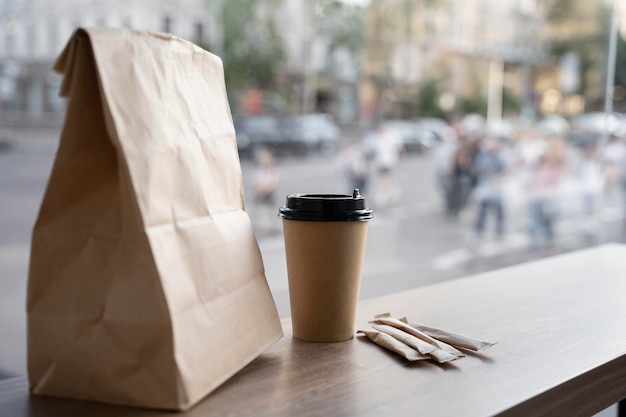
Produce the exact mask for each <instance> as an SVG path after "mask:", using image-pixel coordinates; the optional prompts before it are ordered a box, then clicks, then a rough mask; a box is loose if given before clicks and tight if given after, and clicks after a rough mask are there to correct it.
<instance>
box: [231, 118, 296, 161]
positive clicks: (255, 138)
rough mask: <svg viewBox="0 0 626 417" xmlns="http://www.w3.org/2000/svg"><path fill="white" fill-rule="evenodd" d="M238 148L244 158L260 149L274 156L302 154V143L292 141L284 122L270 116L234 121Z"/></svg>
mask: <svg viewBox="0 0 626 417" xmlns="http://www.w3.org/2000/svg"><path fill="white" fill-rule="evenodd" d="M234 125H235V132H236V134H237V148H238V149H239V154H240V155H242V156H252V155H254V153H255V151H256V150H257V149H259V148H260V147H265V148H267V149H269V150H270V151H272V153H274V154H280V153H287V152H291V153H302V152H303V151H305V150H306V149H305V148H304V146H303V145H302V144H301V143H298V142H296V141H293V140H291V138H290V135H289V134H288V132H289V129H288V128H287V126H286V123H285V121H284V120H282V119H280V118H278V117H275V116H269V115H263V116H248V117H244V118H241V119H237V120H235V121H234Z"/></svg>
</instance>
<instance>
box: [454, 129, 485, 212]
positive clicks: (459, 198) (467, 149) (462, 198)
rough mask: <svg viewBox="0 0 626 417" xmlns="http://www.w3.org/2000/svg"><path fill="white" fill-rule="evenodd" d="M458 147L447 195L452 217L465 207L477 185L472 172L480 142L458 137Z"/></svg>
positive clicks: (466, 137)
mask: <svg viewBox="0 0 626 417" xmlns="http://www.w3.org/2000/svg"><path fill="white" fill-rule="evenodd" d="M458 142H459V143H458V146H457V148H456V150H455V152H454V154H453V157H452V170H451V177H450V185H449V187H448V195H447V210H448V214H449V215H451V216H457V215H458V214H459V212H460V211H461V210H462V209H463V207H465V205H466V204H467V201H468V199H469V196H470V194H471V193H472V191H473V189H474V186H475V185H476V177H475V173H474V171H473V170H472V167H473V164H474V159H475V158H476V155H477V153H478V144H479V141H478V140H476V139H474V138H471V137H469V136H465V135H461V136H459V137H458Z"/></svg>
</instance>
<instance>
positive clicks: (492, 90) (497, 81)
mask: <svg viewBox="0 0 626 417" xmlns="http://www.w3.org/2000/svg"><path fill="white" fill-rule="evenodd" d="M488 85H489V87H488V96H487V120H488V121H490V122H493V121H498V120H501V119H502V95H503V87H504V62H503V61H502V60H500V59H497V58H492V59H491V61H490V62H489V81H488Z"/></svg>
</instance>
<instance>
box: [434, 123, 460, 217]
mask: <svg viewBox="0 0 626 417" xmlns="http://www.w3.org/2000/svg"><path fill="white" fill-rule="evenodd" d="M458 146H459V143H458V136H457V134H456V130H455V129H453V128H451V127H450V128H449V129H448V130H446V131H445V132H444V134H443V135H441V137H440V140H439V142H438V143H437V144H436V146H435V149H434V155H433V162H434V164H435V185H436V187H437V189H438V190H439V192H440V194H441V198H442V199H443V201H444V202H445V204H446V208H447V207H448V196H449V195H450V188H451V186H452V172H453V168H454V155H455V153H456V150H457V148H458Z"/></svg>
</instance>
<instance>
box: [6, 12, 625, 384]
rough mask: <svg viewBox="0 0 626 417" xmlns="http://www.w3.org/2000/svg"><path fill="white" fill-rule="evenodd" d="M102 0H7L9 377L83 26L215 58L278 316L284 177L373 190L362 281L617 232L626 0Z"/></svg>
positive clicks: (404, 285)
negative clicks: (67, 70) (74, 48)
mask: <svg viewBox="0 0 626 417" xmlns="http://www.w3.org/2000/svg"><path fill="white" fill-rule="evenodd" d="M104 4H105V3H102V2H98V1H95V0H73V1H72V0H68V1H63V2H60V1H56V0H37V1H35V0H30V1H29V0H11V1H8V0H0V30H1V32H0V202H1V203H0V207H1V209H0V231H1V232H0V276H2V277H3V279H2V280H0V335H3V336H2V337H1V338H2V340H3V343H1V344H0V378H2V377H3V376H8V375H15V374H23V373H25V362H24V354H23V352H24V350H25V328H24V323H25V317H24V305H23V304H24V299H25V288H26V279H27V273H28V257H29V245H30V232H31V230H32V227H33V225H34V222H35V219H36V217H37V212H38V208H39V204H40V203H41V199H42V196H43V192H44V189H45V186H46V182H47V179H48V175H49V173H50V169H51V166H52V162H53V159H54V155H55V152H56V148H57V146H58V140H59V135H60V130H61V128H62V125H63V118H64V112H65V108H66V107H65V103H64V101H63V100H62V99H59V98H58V97H56V94H57V92H58V88H59V86H60V77H59V76H58V75H55V74H51V73H50V70H51V68H52V65H53V63H54V61H55V59H56V57H57V56H58V55H59V53H60V52H61V50H62V48H63V46H64V43H65V42H66V41H67V40H68V39H69V37H70V36H71V34H72V32H73V31H74V30H75V28H76V27H79V26H85V27H94V26H99V27H120V28H121V27H124V28H126V30H147V31H154V32H166V33H171V34H172V35H174V36H178V37H181V38H183V39H186V40H189V41H192V42H194V43H197V44H198V45H199V46H201V47H202V48H205V49H206V50H208V51H210V52H212V53H214V54H216V55H218V56H219V57H220V58H221V59H222V61H223V65H224V71H225V82H226V87H227V91H228V99H229V103H230V107H231V111H232V116H233V122H234V126H235V131H236V138H235V140H236V142H237V145H238V150H239V154H240V163H241V167H242V172H243V181H244V189H245V201H246V207H247V210H248V212H249V214H250V217H251V219H252V222H253V225H254V229H255V233H256V236H257V239H258V241H259V245H260V249H261V252H262V254H263V258H264V262H265V267H266V274H267V278H268V282H269V284H270V287H271V289H272V291H273V292H274V295H275V298H276V302H277V305H278V308H279V311H280V313H281V315H282V316H288V315H289V306H288V299H287V281H286V266H285V260H284V247H283V243H282V229H281V223H280V220H279V219H278V218H277V217H276V214H277V211H278V208H279V206H280V205H282V204H283V203H284V201H285V197H286V196H287V195H288V194H292V193H305V192H320V193H346V194H351V193H352V190H353V189H354V188H359V189H360V190H361V194H362V195H364V196H365V197H366V199H367V201H368V204H369V205H370V207H371V208H372V209H373V210H374V219H373V220H372V221H371V222H370V229H369V238H368V245H367V253H366V259H365V264H364V270H363V284H362V290H361V296H362V298H371V297H375V296H378V295H383V294H386V293H390V292H393V291H400V290H405V289H408V288H412V287H416V286H422V285H427V284H431V283H435V282H441V281H443V280H448V279H455V278H459V277H462V276H466V275H469V274H473V273H478V272H482V271H486V270H491V269H496V268H500V267H504V266H508V265H513V264H516V263H521V262H527V261H532V260H536V259H540V258H544V257H549V256H555V255H559V254H561V253H564V252H570V251H573V250H578V249H583V248H587V247H590V246H594V245H598V244H602V243H606V242H621V241H623V240H624V231H625V227H624V225H625V223H624V221H625V220H626V219H625V215H626V211H625V210H626V204H625V201H626V200H625V197H626V149H625V145H624V143H625V142H624V141H625V140H626V115H625V114H626V43H625V42H624V34H625V33H626V14H625V13H626V7H625V6H624V2H622V1H616V2H614V3H613V2H611V1H605V0H523V1H520V0H497V1H496V0H467V1H460V0H372V1H368V0H343V1H340V0H315V1H312V0H228V1H226V0H215V1H210V0H178V1H175V0H171V1H160V2H150V1H147V0H125V1H119V0H112V1H109V2H106V6H104ZM207 117H211V114H207ZM268 151H269V155H271V156H270V157H269V158H268V156H267V155H268ZM261 155H263V156H261ZM263 164H270V168H268V167H267V165H263ZM267 169H273V170H275V173H276V177H275V178H277V180H275V181H274V182H273V183H272V186H271V187H269V189H267V187H266V185H265V184H264V183H263V179H264V173H266V172H267ZM5 336H6V337H5ZM5 358H7V359H5Z"/></svg>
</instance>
